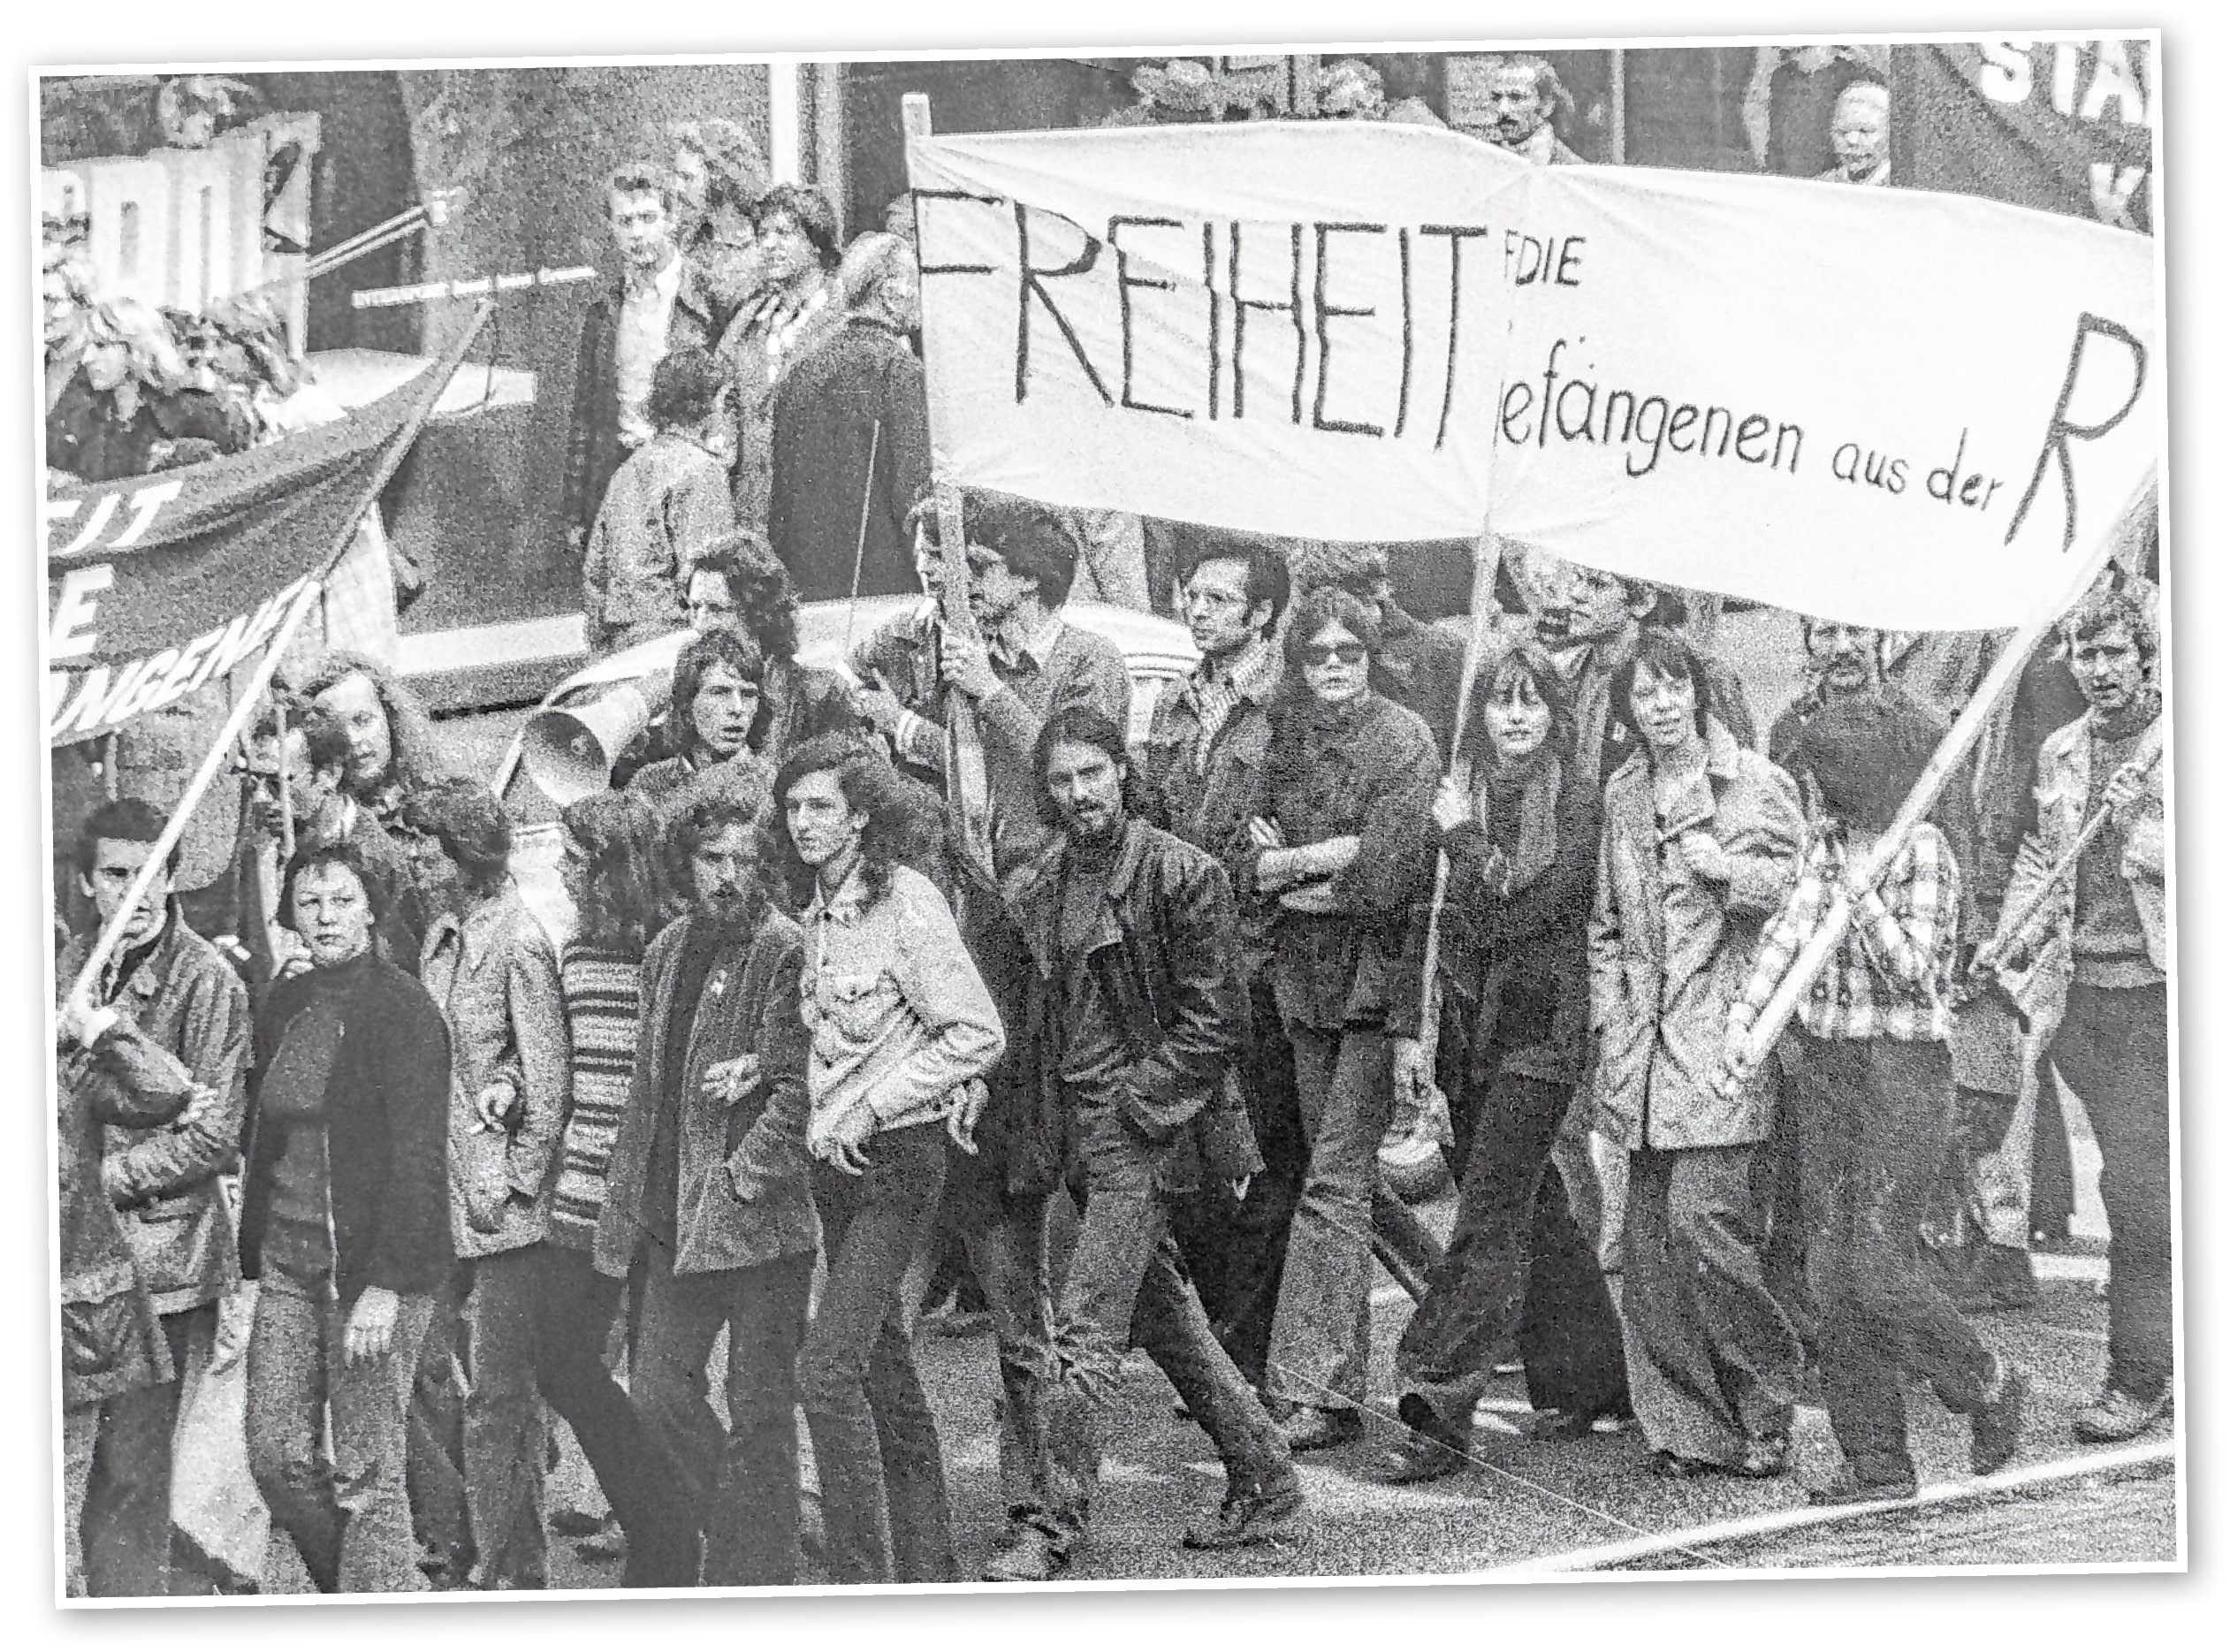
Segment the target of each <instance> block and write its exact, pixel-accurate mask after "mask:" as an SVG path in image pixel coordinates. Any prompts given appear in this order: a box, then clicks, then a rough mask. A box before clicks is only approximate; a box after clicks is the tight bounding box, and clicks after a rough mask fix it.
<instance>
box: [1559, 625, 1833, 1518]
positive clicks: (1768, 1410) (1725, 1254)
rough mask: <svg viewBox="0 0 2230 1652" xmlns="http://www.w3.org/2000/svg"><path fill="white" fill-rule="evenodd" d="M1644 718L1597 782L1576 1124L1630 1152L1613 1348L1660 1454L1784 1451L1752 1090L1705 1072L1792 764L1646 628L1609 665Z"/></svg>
mask: <svg viewBox="0 0 2230 1652" xmlns="http://www.w3.org/2000/svg"><path fill="white" fill-rule="evenodd" d="M1611 692H1612V696H1613V699H1612V704H1614V705H1616V706H1618V707H1621V708H1624V709H1625V710H1626V712H1627V713H1628V714H1629V716H1630V717H1631V719H1632V720H1633V726H1634V727H1636V728H1638V729H1639V730H1640V733H1641V735H1642V737H1643V741H1644V742H1645V743H1644V745H1643V748H1642V749H1641V750H1638V751H1636V752H1635V753H1634V754H1633V756H1632V757H1628V758H1627V759H1626V761H1625V763H1624V764H1622V765H1620V766H1619V768H1618V770H1617V773H1614V774H1613V775H1612V776H1611V777H1610V780H1609V781H1608V782H1607V783H1606V784H1605V786H1604V788H1603V820H1604V826H1603V838H1602V857H1601V862H1600V864H1599V865H1598V867H1597V871H1596V879H1595V908H1594V917H1593V920H1592V922H1591V923H1590V925H1589V933H1588V975H1589V985H1590V993H1589V996H1590V1018H1591V1020H1592V1022H1593V1024H1594V1031H1595V1033H1596V1038H1597V1062H1598V1073H1597V1080H1596V1097H1597V1100H1596V1106H1597V1116H1596V1128H1598V1129H1599V1130H1601V1131H1603V1132H1604V1133H1605V1134H1606V1135H1607V1136H1609V1137H1610V1138H1611V1139H1612V1140H1613V1141H1615V1142H1616V1143H1617V1144H1618V1145H1619V1146H1623V1147H1625V1149H1626V1150H1627V1153H1629V1155H1630V1165H1631V1171H1630V1175H1631V1183H1630V1188H1629V1191H1628V1194H1627V1209H1626V1228H1625V1255H1626V1269H1625V1295H1624V1298H1623V1301H1622V1303H1621V1310H1622V1313H1623V1314H1624V1317H1625V1328H1626V1367H1627V1375H1628V1380H1629V1382H1630V1384H1631V1386H1632V1389H1633V1402H1634V1411H1635V1414H1636V1416H1637V1417H1638V1418H1639V1419H1640V1422H1641V1426H1642V1428H1643V1431H1644V1432H1645V1433H1646V1434H1647V1435H1648V1440H1649V1444H1650V1446H1651V1448H1652V1449H1653V1450H1654V1452H1655V1459H1654V1466H1655V1470H1656V1472H1658V1473H1662V1474H1666V1475H1670V1476H1673V1477H1676V1478H1686V1477H1688V1476H1691V1475H1693V1474H1697V1473H1703V1472H1706V1471H1708V1470H1717V1471H1719V1472H1723V1473H1735V1474H1741V1475H1745V1476H1749V1477H1753V1478H1756V1477H1763V1476H1766V1475H1771V1474H1777V1473H1781V1472H1783V1470H1784V1469H1785V1467H1786V1465H1787V1457H1788V1427H1789V1420H1790V1413H1791V1410H1792V1406H1793V1404H1794V1400H1795V1385H1796V1380H1797V1374H1798V1371H1799V1368H1800V1364H1801V1360H1802V1353H1801V1351H1800V1345H1799V1344H1798V1341H1797V1337H1796V1333H1795V1331H1794V1330H1793V1329H1792V1328H1791V1326H1790V1323H1789V1320H1788V1316H1787V1315H1786V1314H1785V1313H1784V1312H1783V1311H1782V1308H1781V1306H1780V1305H1779V1304H1778V1303H1777V1302H1776V1301H1775V1299H1774V1298H1773V1295H1772V1293H1771V1292H1770V1290H1768V1289H1767V1286H1766V1283H1765V1275H1764V1268H1763V1265H1762V1260H1761V1253H1762V1248H1763V1246H1764V1243H1765V1238H1766V1234H1765V1223H1764V1213H1763V1210H1762V1207H1761V1205H1760V1202H1759V1200H1758V1198H1757V1196H1756V1194H1755V1192H1754V1191H1753V1185H1752V1184H1753V1179H1754V1178H1753V1169H1754V1165H1753V1161H1754V1159H1755V1158H1756V1156H1757V1154H1758V1153H1759V1151H1760V1149H1761V1148H1762V1146H1763V1144H1764V1142H1765V1139H1766V1138H1767V1136H1768V1135H1769V1134H1770V1132H1771V1130H1772V1127H1773V1111H1772V1101H1771V1098H1770V1093H1759V1092H1755V1091H1749V1092H1743V1093H1739V1094H1737V1095H1734V1096H1731V1097H1726V1096H1722V1095H1720V1094H1719V1093H1718V1092H1716V1091H1715V1090H1714V1089H1713V1087H1712V1085H1711V1083H1710V1079H1711V1076H1712V1073H1713V1071H1714V1068H1715V1065H1716V1061H1717V1057H1718V1052H1719V1051H1720V1049H1721V1048H1722V1047H1724V1042H1725V1036H1726V1022H1727V1007H1728V1005H1729V1003H1730V1002H1731V1001H1732V1000H1733V998H1734V997H1735V995H1736V994H1737V993H1739V992H1740V990H1741V988H1742V986H1743V982H1744V978H1745V976H1746V974H1747V971H1748V970H1749V967H1750V963H1751V959H1752V956H1753V955H1754V953H1755V951H1756V949H1757V944H1758V937H1759V934H1760V932H1761V930H1762V927H1763V925H1764V922H1765V920H1766V918H1767V917H1770V915H1771V914H1772V913H1773V912H1774V911H1775V910H1777V908H1778V906H1779V904H1780V901H1781V896H1782V894H1783V892H1784V890H1785V887H1786V886H1787V884H1788V882H1789V879H1790V877H1791V875H1792V872H1793V871H1794V869H1795V864H1796V856H1797V850H1798V848H1799V846H1800V843H1801V842H1802V841H1803V836H1804V817H1803V812H1802V810H1801V808H1800V804H1799V802H1798V795H1797V789H1796V783H1795V782H1794V781H1793V780H1791V779H1790V778H1789V777H1788V775H1786V774H1785V773H1783V772H1782V771H1781V770H1779V769H1777V768H1776V767H1775V766H1774V765H1772V764H1770V763H1769V762H1767V761H1766V760H1765V759H1764V758H1763V757H1759V756H1758V755H1757V754H1756V753H1755V752H1753V751H1747V750H1743V749H1742V748H1741V747H1740V746H1739V745H1737V744H1736V743H1735V741H1734V737H1733V736H1732V735H1730V734H1729V733H1728V732H1727V730H1726V728H1725V727H1724V725H1723V724H1722V723H1721V722H1720V721H1719V720H1718V719H1717V718H1716V716H1715V715H1714V713H1713V706H1712V696H1711V691H1710V689H1709V681H1708V678H1707V676H1706V674H1705V672H1704V668H1703V666H1702V663H1701V660H1700V659H1698V658H1697V656H1696V655H1695V653H1694V652H1693V650H1691V649H1690V648H1689V647H1688V645H1687V644H1686V643H1684V642H1682V641H1681V640H1680V639H1679V638H1678V637H1676V636H1671V634H1669V633H1663V632H1655V631H1651V632H1648V633H1645V634H1644V636H1643V637H1642V639H1641V642H1640V645H1639V646H1638V647H1637V648H1636V650H1635V651H1634V654H1633V658H1632V659H1630V660H1628V661H1627V662H1626V663H1625V665H1624V666H1621V667H1620V669H1619V671H1618V674H1617V677H1616V679H1615V680H1614V681H1613V683H1612V686H1611Z"/></svg>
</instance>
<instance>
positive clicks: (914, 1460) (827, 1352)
mask: <svg viewBox="0 0 2230 1652" xmlns="http://www.w3.org/2000/svg"><path fill="white" fill-rule="evenodd" d="M945 1139H946V1138H945V1127H944V1125H943V1123H941V1122H939V1121H935V1120H931V1121H927V1122H925V1123H919V1124H910V1125H907V1126H905V1127H904V1128H903V1129H900V1130H894V1131H882V1132H881V1133H879V1134H878V1135H876V1136H873V1137H871V1138H869V1141H868V1146H867V1153H868V1157H869V1159H870V1161H871V1162H870V1166H869V1168H868V1169H866V1170H865V1171H864V1172H863V1173H862V1174H861V1175H859V1176H849V1175H847V1174H846V1173H845V1172H843V1171H841V1170H837V1169H830V1168H828V1167H826V1166H817V1167H816V1168H815V1171H814V1178H813V1198H814V1203H815V1204H816V1205H817V1206H818V1207H819V1209H820V1214H821V1227H822V1243H823V1245H824V1246H825V1247H826V1253H827V1256H828V1278H827V1282H826V1283H825V1284H824V1285H823V1286H822V1289H821V1299H820V1308H819V1312H818V1313H817V1314H816V1315H815V1317H814V1320H813V1326H812V1329H811V1331H810V1332H809V1333H808V1334H807V1336H806V1338H805V1351H804V1353H803V1357H802V1358H801V1359H799V1361H798V1378H799V1382H800V1385H801V1386H802V1387H803V1389H804V1393H805V1421H806V1426H807V1427H809V1428H810V1429H811V1431H812V1435H813V1458H814V1461H815V1464H816V1465H817V1466H818V1469H819V1471H820V1480H821V1522H822V1527H823V1531H824V1533H825V1534H826V1542H827V1552H828V1568H829V1575H830V1577H831V1579H832V1580H833V1581H835V1582H838V1583H948V1582H950V1581H952V1580H953V1579H954V1578H955V1576H957V1575H958V1568H957V1563H956V1561H955V1557H954V1554H953V1538H952V1509H951V1505H950V1504H949V1503H948V1500H947V1498H946V1496H945V1463H944V1453H943V1450H942V1448H941V1447H940V1444H939V1443H938V1439H937V1422H936V1419H935V1418H933V1417H932V1416H931V1414H930V1411H929V1401H928V1398H927V1397H926V1396H925V1395H924V1394H923V1392H922V1386H921V1378H920V1376H919V1374H917V1372H916V1371H915V1369H914V1350H913V1341H912V1338H911V1337H910V1336H908V1335H907V1330H906V1320H907V1314H906V1312H905V1307H906V1305H905V1302H904V1300H903V1297H904V1290H903V1286H904V1283H905V1279H906V1270H907V1266H908V1264H909V1263H910V1261H911V1260H912V1259H913V1255H914V1252H915V1251H916V1249H917V1247H919V1246H920V1245H924V1244H925V1243H926V1242H927V1240H928V1237H929V1235H930V1233H931V1232H932V1230H933V1229H934V1228H935V1226H936V1222H937V1208H938V1200H939V1197H940V1194H941V1193H942V1192H943V1191H944V1185H945ZM988 1284H989V1282H988V1281H986V1285H988Z"/></svg>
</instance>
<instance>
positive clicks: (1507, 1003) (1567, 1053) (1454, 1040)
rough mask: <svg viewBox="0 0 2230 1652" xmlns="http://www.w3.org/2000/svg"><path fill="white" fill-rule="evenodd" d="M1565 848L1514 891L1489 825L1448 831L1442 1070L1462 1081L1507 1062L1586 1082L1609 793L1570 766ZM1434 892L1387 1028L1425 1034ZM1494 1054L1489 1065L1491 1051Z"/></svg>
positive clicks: (1561, 824)
mask: <svg viewBox="0 0 2230 1652" xmlns="http://www.w3.org/2000/svg"><path fill="white" fill-rule="evenodd" d="M1601 841H1602V796H1601V795H1600V794H1599V793H1598V792H1597V791H1596V790H1595V788H1594V787H1593V786H1591V785H1589V784H1588V783H1587V779H1586V777H1585V776H1583V775H1580V774H1578V773H1574V772H1573V769H1572V765H1571V764H1570V763H1568V762H1567V763H1564V765H1561V769H1560V772H1559V773H1558V776H1557V784H1556V855H1555V856H1554V857H1553V858H1552V859H1551V860H1550V862H1549V865H1548V867H1547V869H1546V870H1545V871H1543V872H1541V875H1540V876H1539V877H1537V878H1536V879H1534V881H1533V882H1532V883H1530V884H1528V885H1526V887H1524V888H1521V889H1513V890H1511V891H1510V892H1509V893H1508V894H1506V895H1505V894H1503V893H1502V892H1501V891H1500V889H1499V888H1498V887H1490V880H1492V882H1493V883H1494V884H1498V883H1499V881H1500V875H1501V874H1500V870H1499V863H1498V860H1497V858H1496V856H1495V853H1494V848H1493V845H1492V844H1491V843H1490V841H1489V840H1488V834H1487V830H1486V828H1485V827H1483V826H1480V825H1479V823H1478V822H1477V821H1476V820H1475V819H1473V820H1466V821H1465V822H1463V823H1462V824H1461V825H1459V826H1457V827H1456V829H1455V830H1454V831H1452V832H1450V833H1447V834H1444V835H1443V836H1442V840H1441V847H1442V849H1444V850H1445V851H1446V852H1447V855H1448V864H1449V873H1448V896H1447V900H1446V902H1444V903H1443V905H1442V909H1441V919H1440V964H1439V970H1438V974H1439V976H1440V980H1441V990H1442V1010H1441V1022H1440V1063H1439V1065H1440V1072H1441V1075H1442V1083H1443V1084H1444V1085H1446V1086H1447V1087H1448V1088H1449V1089H1450V1091H1453V1089H1454V1088H1455V1086H1456V1085H1457V1083H1458V1082H1460V1081H1461V1080H1463V1079H1465V1078H1469V1079H1484V1078H1488V1077H1492V1076H1493V1075H1494V1073H1495V1072H1496V1071H1503V1072H1511V1073H1518V1074H1522V1075H1524V1076H1525V1077H1529V1078H1539V1079H1542V1080H1545V1081H1547V1082H1549V1083H1551V1084H1567V1085H1568V1084H1576V1083H1578V1082H1579V1074H1580V1069H1581V1068H1582V1066H1583V1065H1584V1064H1585V1063H1586V1061H1587V1007H1588V998H1587V992H1588V987H1587V919H1588V914H1589V911H1590V910H1591V908H1592V907H1593V905H1594V893H1595V860H1596V850H1597V848H1598V846H1599V844H1600V843H1601ZM1426 907H1427V903H1426V902H1420V903H1419V906H1418V909H1417V911H1416V915H1415V917H1414V918H1413V919H1412V922H1411V924H1410V928H1409V935H1408V939H1407V944H1406V945H1405V946H1404V948H1403V953H1402V967H1401V969H1400V971H1398V973H1397V976H1396V979H1395V988H1394V994H1393V1002H1392V1005H1391V1007H1390V1008H1389V1010H1388V1012H1387V1017H1386V1030H1387V1031H1388V1032H1389V1033H1392V1034H1393V1035H1395V1036H1396V1037H1398V1038H1416V1037H1418V1036H1419V1029H1420V1027H1421V1025H1422V1022H1423V1009H1424V970H1425V923H1426V917H1427V910H1426ZM1490 1061H1491V1062H1493V1063H1494V1064H1493V1065H1492V1066H1489V1065H1488V1063H1489V1062H1490Z"/></svg>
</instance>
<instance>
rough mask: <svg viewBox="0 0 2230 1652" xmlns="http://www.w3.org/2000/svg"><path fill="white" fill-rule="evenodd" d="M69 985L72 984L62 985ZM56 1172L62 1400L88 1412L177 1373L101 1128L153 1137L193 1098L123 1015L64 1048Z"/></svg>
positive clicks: (175, 1070) (185, 1080)
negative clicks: (107, 1177)
mask: <svg viewBox="0 0 2230 1652" xmlns="http://www.w3.org/2000/svg"><path fill="white" fill-rule="evenodd" d="M63 979H64V980H65V981H67V980H68V979H69V977H68V976H66V975H65V976H64V977H63ZM56 1076H57V1085H56V1086H55V1100H56V1119H55V1125H56V1142H57V1148H58V1150H59V1151H58V1155H57V1156H58V1160H59V1164H60V1169H61V1181H62V1186H61V1194H62V1200H61V1218H62V1220H61V1230H60V1233H59V1235H58V1240H59V1250H58V1252H57V1258H58V1260H59V1262H60V1265H61V1275H62V1277H61V1293H60V1294H61V1302H62V1326H61V1330H62V1403H63V1404H64V1405H92V1404H94V1403H95V1402H97V1401H100V1400H104V1399H108V1398H110V1397H112V1396H114V1395H118V1394H124V1393H128V1392H130V1391H131V1390H132V1389H137V1388H145V1387H148V1385H149V1384H151V1383H156V1382H169V1381H170V1380H171V1378H172V1377H173V1376H175V1375H176V1374H177V1373H176V1372H175V1371H174V1370H173V1369H172V1367H171V1351H170V1344H169V1343H168V1342H167V1341H166V1340H165V1338H164V1335H163V1328H162V1326H161V1325H160V1323H159V1322H158V1321H156V1313H155V1303H154V1299H153V1298H151V1297H150V1296H149V1295H148V1290H147V1287H146V1286H145V1285H144V1284H142V1283H141V1280H140V1275H139V1271H138V1269H137V1268H136V1267H135V1266H134V1265H133V1260H132V1246H131V1245H130V1242H129V1241H127V1240H126V1237H125V1236H124V1228H123V1225H122V1223H121V1222H120V1221H119V1220H118V1216H117V1212H116V1207H115V1206H114V1205H112V1204H111V1203H110V1200H109V1195H108V1191H107V1189H105V1188H104V1187H103V1186H102V1184H101V1145H102V1133H103V1129H104V1128H110V1129H117V1128H120V1129H126V1130H156V1129H159V1128H160V1127H162V1126H163V1125H164V1124H166V1123H169V1122H170V1121H171V1120H172V1119H175V1118H176V1117H178V1115H179V1113H181V1112H182V1111H184V1110H185V1108H186V1106H187V1104H188V1103H189V1102H190V1101H191V1100H194V1081H193V1075H192V1073H190V1072H189V1071H187V1070H186V1067H185V1066H184V1065H183V1064H182V1063H181V1062H179V1060H178V1059H177V1057H175V1056H173V1055H171V1054H170V1053H169V1052H168V1051H166V1050H164V1049H162V1048H161V1047H158V1046H157V1045H156V1044H154V1043H153V1042H152V1041H151V1040H149V1039H148V1037H147V1035H146V1034H145V1033H143V1032H141V1031H140V1030H139V1028H138V1027H137V1026H135V1025H134V1024H133V1023H132V1021H131V1020H130V1018H129V1017H119V1018H118V1020H117V1022H116V1023H115V1024H113V1025H111V1026H110V1028H108V1029H107V1030H106V1031H104V1032H103V1033H102V1034H101V1036H100V1037H99V1038H98V1039H95V1040H94V1046H93V1048H92V1049H91V1050H90V1051H89V1052H88V1051H86V1050H80V1049H77V1048H75V1047H67V1048H65V1050H64V1051H63V1052H62V1054H61V1058H60V1061H59V1063H58V1067H57V1075H56Z"/></svg>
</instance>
